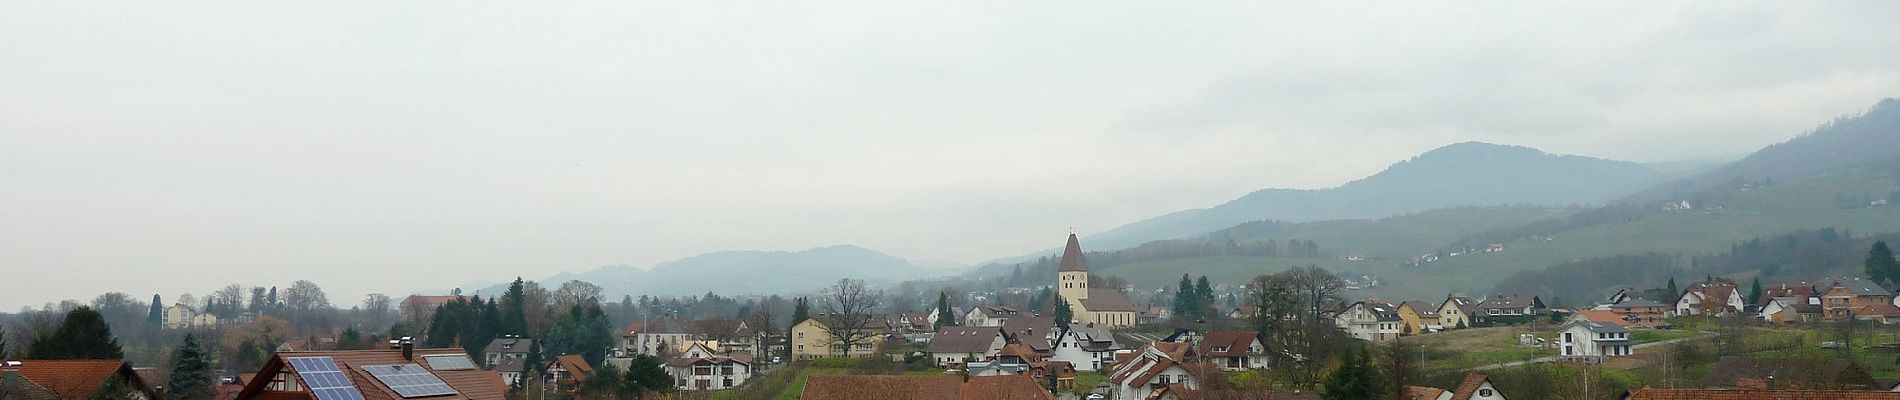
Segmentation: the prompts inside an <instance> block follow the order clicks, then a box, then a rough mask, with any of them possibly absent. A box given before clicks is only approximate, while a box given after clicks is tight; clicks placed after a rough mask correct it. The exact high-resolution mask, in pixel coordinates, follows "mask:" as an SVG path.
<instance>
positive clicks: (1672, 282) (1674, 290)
mask: <svg viewBox="0 0 1900 400" xmlns="http://www.w3.org/2000/svg"><path fill="white" fill-rule="evenodd" d="M1678 297H1682V289H1681V288H1678V287H1676V278H1669V298H1668V299H1664V301H1676V298H1678Z"/></svg>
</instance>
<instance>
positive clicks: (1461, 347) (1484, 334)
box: [1403, 326, 1556, 372]
mask: <svg viewBox="0 0 1900 400" xmlns="http://www.w3.org/2000/svg"><path fill="white" fill-rule="evenodd" d="M1525 333H1528V334H1532V335H1537V336H1538V337H1541V338H1545V339H1550V338H1552V337H1555V336H1554V335H1555V334H1554V333H1553V332H1552V331H1551V329H1550V328H1548V327H1545V328H1543V329H1533V328H1531V327H1528V326H1507V327H1492V328H1471V329H1458V330H1451V331H1445V332H1439V333H1434V334H1430V335H1419V336H1411V337H1407V338H1405V339H1403V340H1405V341H1407V342H1410V343H1415V344H1418V345H1420V346H1421V347H1422V350H1423V351H1422V352H1421V354H1420V355H1421V356H1422V357H1424V360H1425V362H1424V364H1423V365H1424V368H1423V370H1424V371H1428V372H1430V371H1440V372H1442V371H1462V370H1466V369H1471V368H1473V367H1481V366H1486V365H1495V364H1501V363H1508V362H1513V361H1524V360H1529V359H1533V358H1538V357H1545V356H1551V355H1555V354H1556V352H1555V351H1554V350H1550V349H1541V348H1537V347H1525V346H1518V335H1519V334H1525Z"/></svg>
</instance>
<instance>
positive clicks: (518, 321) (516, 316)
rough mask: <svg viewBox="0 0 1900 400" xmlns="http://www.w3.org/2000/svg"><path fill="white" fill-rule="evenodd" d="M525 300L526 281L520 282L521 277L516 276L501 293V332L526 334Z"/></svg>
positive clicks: (504, 333)
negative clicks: (506, 289) (505, 291)
mask: <svg viewBox="0 0 1900 400" xmlns="http://www.w3.org/2000/svg"><path fill="white" fill-rule="evenodd" d="M527 302H528V294H527V287H526V283H525V282H522V281H521V277H519V276H517V277H515V282H514V283H510V284H508V292H507V293H504V294H502V295H501V309H502V312H503V314H502V317H501V334H503V335H523V336H525V335H527V334H528V312H527V311H528V309H527Z"/></svg>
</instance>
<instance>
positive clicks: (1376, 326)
mask: <svg viewBox="0 0 1900 400" xmlns="http://www.w3.org/2000/svg"><path fill="white" fill-rule="evenodd" d="M1333 323H1334V324H1336V325H1338V326H1339V328H1340V329H1344V330H1346V333H1347V334H1350V335H1352V337H1354V338H1358V339H1360V340H1371V341H1381V342H1382V341H1387V340H1392V339H1397V338H1398V337H1399V332H1400V331H1401V330H1403V329H1404V327H1403V325H1404V323H1405V320H1404V319H1401V318H1399V308H1398V306H1396V305H1393V304H1392V303H1390V302H1386V301H1384V300H1378V299H1366V300H1364V301H1359V302H1355V303H1352V305H1349V306H1346V309H1345V310H1341V311H1340V312H1339V314H1338V315H1337V316H1335V317H1334V318H1333Z"/></svg>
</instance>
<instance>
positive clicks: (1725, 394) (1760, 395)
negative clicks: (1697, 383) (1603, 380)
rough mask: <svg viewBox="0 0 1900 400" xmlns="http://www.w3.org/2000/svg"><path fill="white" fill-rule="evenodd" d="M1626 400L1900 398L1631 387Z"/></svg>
mask: <svg viewBox="0 0 1900 400" xmlns="http://www.w3.org/2000/svg"><path fill="white" fill-rule="evenodd" d="M1623 398H1624V399H1627V400H1900V392H1883V391H1858V390H1758V389H1757V390H1721V389H1651V388H1642V389H1636V390H1631V391H1630V392H1629V394H1628V395H1626V396H1624V397H1623Z"/></svg>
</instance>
